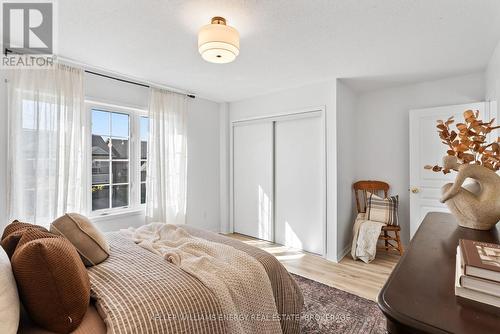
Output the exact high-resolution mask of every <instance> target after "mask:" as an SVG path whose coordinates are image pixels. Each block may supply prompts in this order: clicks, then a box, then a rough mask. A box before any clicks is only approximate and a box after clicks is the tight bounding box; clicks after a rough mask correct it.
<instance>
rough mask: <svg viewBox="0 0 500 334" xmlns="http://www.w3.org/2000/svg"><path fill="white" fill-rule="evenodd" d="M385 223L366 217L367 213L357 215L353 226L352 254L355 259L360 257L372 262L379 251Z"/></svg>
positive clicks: (366, 261) (362, 259)
mask: <svg viewBox="0 0 500 334" xmlns="http://www.w3.org/2000/svg"><path fill="white" fill-rule="evenodd" d="M383 226H385V224H384V223H380V222H374V221H371V220H366V219H365V214H364V213H360V214H358V216H357V217H356V221H355V223H354V228H353V239H352V249H351V256H352V258H353V259H354V260H357V259H360V260H361V261H363V262H365V263H370V262H371V261H373V259H375V254H376V253H377V242H378V237H379V235H380V232H381V230H382V227H383Z"/></svg>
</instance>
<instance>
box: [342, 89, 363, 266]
mask: <svg viewBox="0 0 500 334" xmlns="http://www.w3.org/2000/svg"><path fill="white" fill-rule="evenodd" d="M356 99H357V96H356V94H355V93H354V91H353V90H352V89H351V88H349V86H347V85H346V84H345V83H344V82H343V81H342V80H337V157H338V160H337V182H338V183H337V210H338V212H337V257H338V259H339V260H340V259H341V258H342V257H343V256H344V255H345V254H346V253H347V252H348V251H349V250H350V245H351V241H352V226H353V221H354V218H355V211H356V208H355V204H354V195H353V192H352V184H353V183H354V182H355V181H356V175H355V168H354V164H355V156H356V155H358V154H360V151H359V149H358V147H357V145H356V142H357V138H356V129H357V125H356V107H357V105H356V103H357V100H356Z"/></svg>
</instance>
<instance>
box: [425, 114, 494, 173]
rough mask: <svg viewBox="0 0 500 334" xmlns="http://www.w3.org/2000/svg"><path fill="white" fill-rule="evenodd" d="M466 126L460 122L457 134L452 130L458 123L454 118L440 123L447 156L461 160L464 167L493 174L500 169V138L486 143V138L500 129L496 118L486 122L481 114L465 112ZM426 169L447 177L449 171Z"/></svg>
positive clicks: (438, 168) (432, 167) (440, 133)
mask: <svg viewBox="0 0 500 334" xmlns="http://www.w3.org/2000/svg"><path fill="white" fill-rule="evenodd" d="M464 119H465V123H457V124H456V128H457V131H455V130H451V129H450V125H451V124H453V123H454V122H455V121H454V119H453V116H452V117H450V118H448V119H447V120H446V121H442V120H439V121H437V122H438V125H437V126H436V127H437V128H438V133H439V138H441V142H442V143H443V144H445V145H446V146H448V151H446V153H447V154H448V155H449V156H455V157H457V159H458V161H459V163H460V164H476V165H480V166H484V167H486V168H488V169H491V170H492V171H497V170H499V169H500V137H498V138H497V139H496V140H494V141H493V142H491V143H489V144H488V143H487V142H486V135H487V134H488V133H490V132H491V131H492V130H495V129H498V128H500V126H493V122H494V121H495V119H492V120H490V121H489V122H483V121H482V120H480V119H479V111H478V110H476V112H474V111H472V110H467V111H465V112H464ZM424 168H425V169H431V170H432V171H434V172H441V171H442V172H443V173H444V174H447V173H449V172H450V170H449V169H446V168H444V167H441V166H438V165H435V166H430V165H427V166H425V167H424Z"/></svg>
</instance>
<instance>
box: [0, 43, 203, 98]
mask: <svg viewBox="0 0 500 334" xmlns="http://www.w3.org/2000/svg"><path fill="white" fill-rule="evenodd" d="M9 53H12V54H15V52H13V51H12V50H10V49H8V48H4V54H5V56H7V55H8V54H9ZM55 57H56V59H59V60H61V61H62V62H64V63H69V64H72V65H77V66H79V67H81V68H83V70H84V72H85V73H89V74H93V75H97V76H100V77H103V78H108V79H111V80H116V81H121V82H125V83H128V84H131V85H137V86H141V87H145V88H151V87H152V86H153V87H158V88H163V89H166V90H168V91H172V92H175V93H179V94H184V95H186V96H187V97H189V98H192V99H194V98H196V96H195V95H194V94H189V93H184V92H180V91H179V89H175V88H171V87H166V86H162V85H155V84H150V83H149V82H139V81H132V80H127V79H122V78H118V77H115V76H112V75H109V74H104V73H99V72H95V71H92V70H88V69H86V68H95V67H93V66H89V65H87V64H84V63H81V62H78V61H75V60H72V59H69V58H65V57H60V56H57V55H56V56H55ZM96 70H99V69H98V68H96ZM103 72H108V73H109V71H106V70H104V69H103ZM120 76H122V75H121V74H120ZM123 77H127V76H126V75H123ZM141 81H142V80H141Z"/></svg>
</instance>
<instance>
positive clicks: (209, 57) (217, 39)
mask: <svg viewBox="0 0 500 334" xmlns="http://www.w3.org/2000/svg"><path fill="white" fill-rule="evenodd" d="M198 51H199V52H200V54H201V57H202V58H203V59H205V60H206V61H208V62H211V63H217V64H225V63H230V62H232V61H233V60H235V59H236V56H238V54H239V53H240V34H239V33H238V30H236V29H234V28H233V27H230V26H228V25H226V19H225V18H223V17H220V16H216V17H213V18H212V23H211V24H207V25H206V26H203V27H201V29H200V32H199V33H198Z"/></svg>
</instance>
